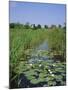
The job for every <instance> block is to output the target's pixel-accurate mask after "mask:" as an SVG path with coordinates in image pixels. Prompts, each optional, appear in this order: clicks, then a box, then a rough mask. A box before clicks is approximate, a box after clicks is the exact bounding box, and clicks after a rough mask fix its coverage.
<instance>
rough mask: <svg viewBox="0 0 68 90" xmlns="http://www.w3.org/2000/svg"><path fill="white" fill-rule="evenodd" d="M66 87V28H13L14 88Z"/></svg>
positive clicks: (11, 70)
mask: <svg viewBox="0 0 68 90" xmlns="http://www.w3.org/2000/svg"><path fill="white" fill-rule="evenodd" d="M60 85H66V31H65V27H56V26H54V25H52V27H50V28H49V27H48V26H47V25H45V26H44V28H42V27H41V25H38V26H35V24H34V25H33V26H31V25H29V23H27V24H25V25H22V24H14V23H11V24H10V88H20V87H21V88H28V87H40V86H43V87H44V86H60Z"/></svg>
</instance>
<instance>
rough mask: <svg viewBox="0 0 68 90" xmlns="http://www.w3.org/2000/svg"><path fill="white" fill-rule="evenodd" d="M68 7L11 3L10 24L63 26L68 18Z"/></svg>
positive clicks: (62, 5)
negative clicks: (67, 11) (67, 8)
mask: <svg viewBox="0 0 68 90" xmlns="http://www.w3.org/2000/svg"><path fill="white" fill-rule="evenodd" d="M65 11H66V6H65V5H64V4H47V3H31V2H14V1H10V3H9V15H10V18H9V19H10V22H19V23H23V24H25V23H26V22H29V23H30V24H36V25H37V24H41V25H45V24H46V25H49V26H50V25H52V24H55V25H58V24H61V25H63V24H64V22H65V17H66V13H65Z"/></svg>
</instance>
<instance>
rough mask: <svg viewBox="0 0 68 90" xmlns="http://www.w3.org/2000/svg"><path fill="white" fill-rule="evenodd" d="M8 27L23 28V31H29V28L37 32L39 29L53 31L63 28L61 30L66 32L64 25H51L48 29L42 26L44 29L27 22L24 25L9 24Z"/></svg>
mask: <svg viewBox="0 0 68 90" xmlns="http://www.w3.org/2000/svg"><path fill="white" fill-rule="evenodd" d="M9 27H10V28H22V27H23V28H25V29H30V28H32V29H34V30H37V29H41V28H45V29H53V28H57V27H58V28H63V29H65V30H66V24H65V23H64V26H62V25H60V24H59V25H58V26H56V25H51V26H50V27H49V26H48V25H44V27H42V26H41V25H40V24H38V25H35V24H31V25H30V24H29V22H27V23H26V24H20V23H10V24H9Z"/></svg>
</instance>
